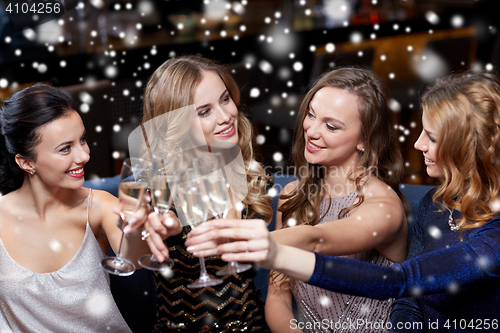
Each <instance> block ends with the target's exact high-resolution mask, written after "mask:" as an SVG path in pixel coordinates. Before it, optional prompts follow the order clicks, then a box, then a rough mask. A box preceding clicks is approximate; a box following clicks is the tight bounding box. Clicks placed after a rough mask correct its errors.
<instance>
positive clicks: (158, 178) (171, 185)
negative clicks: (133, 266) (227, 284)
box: [139, 156, 179, 271]
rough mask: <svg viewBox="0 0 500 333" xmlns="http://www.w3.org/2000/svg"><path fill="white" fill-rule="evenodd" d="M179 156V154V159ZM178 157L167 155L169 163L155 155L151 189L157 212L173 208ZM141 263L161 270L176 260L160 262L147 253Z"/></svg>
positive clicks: (155, 269) (177, 177)
mask: <svg viewBox="0 0 500 333" xmlns="http://www.w3.org/2000/svg"><path fill="white" fill-rule="evenodd" d="M178 158H179V156H177V159H178ZM177 159H176V157H174V156H172V157H167V160H170V161H169V165H168V166H167V165H166V161H165V160H164V159H163V158H159V157H156V156H153V165H152V170H151V173H150V181H149V187H150V189H151V200H152V204H153V210H154V211H155V213H156V214H158V215H160V216H164V215H165V214H167V213H168V212H169V211H170V209H171V208H172V203H173V199H174V196H175V195H176V190H177V182H178V180H179V175H178V172H179V170H178V169H177V167H178V163H177ZM139 264H140V265H141V266H142V267H144V268H146V269H149V270H153V271H159V270H162V269H165V268H172V267H173V266H174V261H173V260H172V259H171V258H167V259H165V260H164V261H163V262H159V261H158V260H157V259H156V257H155V256H154V254H146V255H143V256H142V257H141V258H139Z"/></svg>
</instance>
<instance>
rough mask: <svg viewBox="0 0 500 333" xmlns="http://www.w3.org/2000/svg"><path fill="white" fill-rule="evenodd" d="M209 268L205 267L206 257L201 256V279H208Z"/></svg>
mask: <svg viewBox="0 0 500 333" xmlns="http://www.w3.org/2000/svg"><path fill="white" fill-rule="evenodd" d="M208 279H210V276H208V273H207V268H206V267H205V258H200V280H208Z"/></svg>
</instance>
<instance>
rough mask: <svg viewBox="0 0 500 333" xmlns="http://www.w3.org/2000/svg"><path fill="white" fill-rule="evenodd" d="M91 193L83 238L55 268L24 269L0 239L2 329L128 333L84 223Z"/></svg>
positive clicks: (96, 245)
mask: <svg viewBox="0 0 500 333" xmlns="http://www.w3.org/2000/svg"><path fill="white" fill-rule="evenodd" d="M90 197H91V192H89V198H88V201H87V224H86V228H85V235H84V237H83V242H82V244H81V246H80V248H79V249H78V252H77V253H76V254H75V256H74V257H73V258H72V259H71V260H70V261H69V262H68V263H67V264H66V265H64V266H63V267H62V268H60V269H59V270H57V271H55V272H50V273H36V272H33V271H31V270H29V269H27V268H24V267H22V266H21V265H19V264H18V263H17V262H15V261H14V260H13V259H12V258H11V257H10V255H9V253H8V252H7V250H6V249H5V247H4V245H3V242H2V240H1V239H0V269H1V270H0V332H2V333H10V332H37V333H43V332H47V333H49V332H50V333H53V332H82V333H88V332H120V333H121V332H131V331H130V329H129V328H128V326H127V324H126V323H125V320H124V319H123V317H122V315H121V314H120V311H119V310H118V307H117V306H116V304H115V302H114V300H113V296H112V295H111V291H110V288H109V276H108V275H107V273H105V272H104V271H103V269H102V268H101V260H102V258H103V257H104V253H103V252H102V250H101V247H100V246H99V243H98V242H97V239H96V238H95V236H94V233H93V232H92V229H91V228H90V225H89V222H88V213H89V206H90ZM47 259H48V260H50V258H47Z"/></svg>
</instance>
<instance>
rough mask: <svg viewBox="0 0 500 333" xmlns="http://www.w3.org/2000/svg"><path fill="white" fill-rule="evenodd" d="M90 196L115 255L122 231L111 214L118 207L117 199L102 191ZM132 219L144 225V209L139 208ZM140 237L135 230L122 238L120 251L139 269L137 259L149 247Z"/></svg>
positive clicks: (139, 231)
mask: <svg viewBox="0 0 500 333" xmlns="http://www.w3.org/2000/svg"><path fill="white" fill-rule="evenodd" d="M92 194H93V199H92V204H93V207H94V208H95V210H96V213H97V214H98V220H99V221H100V227H101V229H102V230H103V231H104V234H105V236H106V238H107V241H108V242H109V244H110V245H111V248H112V249H113V251H114V252H115V253H117V252H118V248H119V246H120V240H121V237H122V231H121V229H120V228H119V227H118V225H117V223H121V222H120V221H117V219H119V217H118V216H117V215H116V214H115V213H113V208H114V207H115V206H117V205H118V199H117V198H116V197H114V196H113V195H111V194H109V193H107V192H104V191H96V190H93V191H92ZM133 217H134V218H135V219H136V220H137V221H138V222H136V223H138V224H140V223H144V221H145V220H146V219H147V213H146V209H145V207H142V208H140V209H139V211H138V212H137V213H136V214H134V216H133ZM141 237H142V236H141V230H140V229H135V230H134V231H133V232H131V233H130V234H128V235H127V236H126V237H124V238H123V244H122V249H121V250H122V254H123V256H124V257H125V258H127V259H129V260H130V261H132V262H133V263H134V264H135V265H136V267H139V268H140V266H139V265H138V264H137V262H138V260H139V258H140V257H141V256H142V255H144V254H147V253H149V247H148V245H147V243H146V242H144V241H143V240H142V239H141Z"/></svg>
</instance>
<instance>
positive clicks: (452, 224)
mask: <svg viewBox="0 0 500 333" xmlns="http://www.w3.org/2000/svg"><path fill="white" fill-rule="evenodd" d="M448 225H449V226H450V229H451V231H457V230H459V229H460V226H458V225H457V224H456V223H455V221H454V220H453V211H451V212H450V217H449V218H448Z"/></svg>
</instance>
